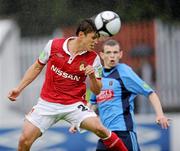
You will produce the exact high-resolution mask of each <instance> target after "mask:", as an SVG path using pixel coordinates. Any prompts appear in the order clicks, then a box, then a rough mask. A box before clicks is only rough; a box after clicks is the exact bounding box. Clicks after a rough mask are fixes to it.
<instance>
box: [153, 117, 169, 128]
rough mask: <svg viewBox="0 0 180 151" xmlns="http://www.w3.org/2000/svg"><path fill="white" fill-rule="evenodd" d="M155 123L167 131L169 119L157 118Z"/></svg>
mask: <svg viewBox="0 0 180 151" xmlns="http://www.w3.org/2000/svg"><path fill="white" fill-rule="evenodd" d="M156 123H157V124H159V125H161V127H162V128H163V129H167V128H168V127H169V125H170V119H168V118H167V117H166V116H157V117H156Z"/></svg>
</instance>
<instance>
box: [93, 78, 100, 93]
mask: <svg viewBox="0 0 180 151" xmlns="http://www.w3.org/2000/svg"><path fill="white" fill-rule="evenodd" d="M101 88H102V83H101V80H98V79H96V78H90V90H91V91H92V92H93V93H94V94H96V95H97V94H99V93H100V91H101Z"/></svg>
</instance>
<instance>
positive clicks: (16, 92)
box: [8, 88, 20, 101]
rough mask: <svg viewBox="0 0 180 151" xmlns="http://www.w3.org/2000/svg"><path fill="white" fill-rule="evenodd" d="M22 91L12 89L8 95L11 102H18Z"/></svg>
mask: <svg viewBox="0 0 180 151" xmlns="http://www.w3.org/2000/svg"><path fill="white" fill-rule="evenodd" d="M19 94H20V91H19V90H18V89H17V88H14V89H12V90H11V91H10V92H9V94H8V98H9V100H11V101H16V98H17V97H18V96H19Z"/></svg>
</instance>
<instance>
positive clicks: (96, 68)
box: [93, 55, 102, 78]
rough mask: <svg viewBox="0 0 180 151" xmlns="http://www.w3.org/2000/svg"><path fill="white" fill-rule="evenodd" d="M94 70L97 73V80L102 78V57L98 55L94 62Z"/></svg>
mask: <svg viewBox="0 0 180 151" xmlns="http://www.w3.org/2000/svg"><path fill="white" fill-rule="evenodd" d="M93 68H94V71H95V76H96V78H101V77H102V64H101V60H100V57H99V56H98V55H97V56H96V58H95V60H94V63H93Z"/></svg>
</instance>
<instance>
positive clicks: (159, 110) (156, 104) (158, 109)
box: [149, 92, 164, 116]
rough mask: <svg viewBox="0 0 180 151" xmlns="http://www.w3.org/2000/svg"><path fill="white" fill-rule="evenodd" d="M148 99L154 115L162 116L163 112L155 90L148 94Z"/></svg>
mask: <svg viewBox="0 0 180 151" xmlns="http://www.w3.org/2000/svg"><path fill="white" fill-rule="evenodd" d="M149 100H150V101H151V104H152V106H153V108H154V110H155V112H156V115H157V116H163V115H164V113H163V109H162V106H161V102H160V99H159V97H158V95H157V94H156V93H155V92H153V93H151V94H150V95H149Z"/></svg>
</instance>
